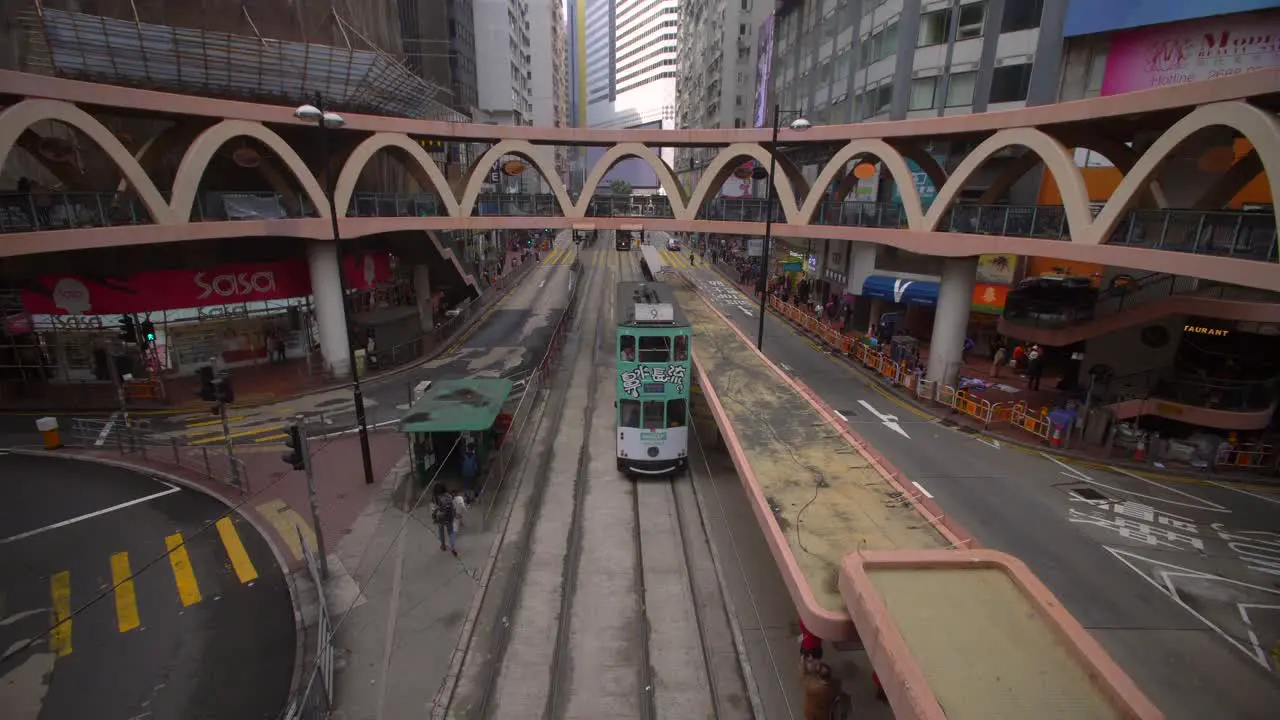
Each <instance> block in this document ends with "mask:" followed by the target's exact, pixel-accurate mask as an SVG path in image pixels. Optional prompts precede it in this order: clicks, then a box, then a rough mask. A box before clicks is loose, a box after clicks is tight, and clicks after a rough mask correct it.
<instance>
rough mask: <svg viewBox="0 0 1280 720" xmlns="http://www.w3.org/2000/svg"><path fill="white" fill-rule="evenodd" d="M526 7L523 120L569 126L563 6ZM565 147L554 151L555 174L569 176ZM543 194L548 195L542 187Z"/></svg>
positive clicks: (548, 1)
mask: <svg viewBox="0 0 1280 720" xmlns="http://www.w3.org/2000/svg"><path fill="white" fill-rule="evenodd" d="M528 7H529V37H530V55H531V58H532V59H531V61H530V63H529V70H528V76H529V98H530V102H531V103H532V110H531V111H530V112H529V114H528V116H527V117H526V121H527V122H528V123H529V124H531V125H538V126H542V127H565V126H566V125H568V123H569V68H568V59H569V57H568V47H567V44H566V38H565V33H566V32H567V29H566V25H565V17H564V6H563V5H562V4H561V2H560V0H528ZM568 158H569V155H568V153H567V149H566V148H556V158H555V159H556V171H557V173H558V174H559V176H560V178H562V179H567V178H568V176H569V167H568ZM541 191H542V192H550V188H543V189H542V190H541Z"/></svg>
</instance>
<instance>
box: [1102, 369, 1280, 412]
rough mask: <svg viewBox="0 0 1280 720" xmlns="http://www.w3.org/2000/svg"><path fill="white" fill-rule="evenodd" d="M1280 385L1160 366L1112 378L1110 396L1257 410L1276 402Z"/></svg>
mask: <svg viewBox="0 0 1280 720" xmlns="http://www.w3.org/2000/svg"><path fill="white" fill-rule="evenodd" d="M1278 384H1280V379H1273V380H1225V379H1218V378H1207V379H1206V378H1199V377H1191V376H1187V375H1177V374H1174V373H1173V372H1171V371H1170V370H1169V369H1168V368H1159V369H1152V370H1142V371H1139V372H1136V373H1129V374H1126V375H1121V376H1119V377H1116V378H1112V379H1111V380H1109V381H1108V383H1107V388H1106V395H1107V398H1108V400H1109V402H1111V403H1116V402H1123V401H1125V400H1148V399H1150V400H1164V401H1167V402H1173V403H1178V404H1181V405H1188V406H1191V407H1203V408H1210V409H1213V410H1224V411H1227V412H1253V411H1257V410H1266V409H1267V408H1269V407H1272V406H1274V405H1275V404H1276V400H1277V394H1276V388H1277V385H1278Z"/></svg>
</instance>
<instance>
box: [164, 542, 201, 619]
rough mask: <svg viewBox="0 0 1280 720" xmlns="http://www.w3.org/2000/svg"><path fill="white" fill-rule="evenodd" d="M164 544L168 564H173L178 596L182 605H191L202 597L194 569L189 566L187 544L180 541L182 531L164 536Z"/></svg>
mask: <svg viewBox="0 0 1280 720" xmlns="http://www.w3.org/2000/svg"><path fill="white" fill-rule="evenodd" d="M164 546H165V547H166V548H168V549H169V564H170V565H172V566H173V580H174V582H175V583H177V584H178V597H179V598H180V599H181V600H182V606H183V607H191V606H192V605H195V604H196V603H198V602H200V600H201V599H202V598H201V597H200V586H199V585H198V584H197V583H196V573H195V570H193V569H192V568H191V557H190V556H188V555H187V546H186V545H184V544H183V542H182V533H174V534H172V535H169V536H167V537H165V539H164Z"/></svg>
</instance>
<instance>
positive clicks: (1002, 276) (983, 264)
mask: <svg viewBox="0 0 1280 720" xmlns="http://www.w3.org/2000/svg"><path fill="white" fill-rule="evenodd" d="M1018 260H1019V258H1018V256H1017V255H1007V254H998V255H979V256H978V277H977V280H978V282H979V283H985V284H988V285H1012V284H1013V279H1014V278H1015V277H1017V275H1018Z"/></svg>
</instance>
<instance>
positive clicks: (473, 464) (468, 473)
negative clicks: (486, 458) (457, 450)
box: [462, 442, 480, 500]
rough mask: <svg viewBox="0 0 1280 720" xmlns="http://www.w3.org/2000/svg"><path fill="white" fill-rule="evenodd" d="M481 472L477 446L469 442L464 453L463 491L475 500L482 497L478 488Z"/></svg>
mask: <svg viewBox="0 0 1280 720" xmlns="http://www.w3.org/2000/svg"><path fill="white" fill-rule="evenodd" d="M479 472H480V459H479V457H478V456H477V455H476V444H475V443H474V442H468V443H467V447H466V449H465V450H463V451H462V490H463V493H464V494H465V495H467V496H469V497H470V498H472V499H473V500H474V499H475V498H478V497H480V492H479V491H478V489H477V488H476V476H477V475H478V474H479Z"/></svg>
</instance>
